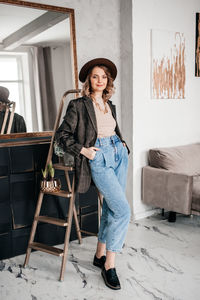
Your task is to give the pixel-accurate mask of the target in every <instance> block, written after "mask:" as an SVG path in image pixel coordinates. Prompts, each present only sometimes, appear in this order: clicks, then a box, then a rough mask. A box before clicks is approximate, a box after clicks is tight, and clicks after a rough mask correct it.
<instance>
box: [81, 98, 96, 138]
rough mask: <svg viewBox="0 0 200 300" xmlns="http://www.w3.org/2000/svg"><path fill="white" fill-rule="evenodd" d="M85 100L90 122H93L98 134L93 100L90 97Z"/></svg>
mask: <svg viewBox="0 0 200 300" xmlns="http://www.w3.org/2000/svg"><path fill="white" fill-rule="evenodd" d="M84 99H85V101H84V103H85V106H86V108H87V111H88V114H89V117H90V120H91V122H92V125H93V126H94V129H95V131H96V133H97V120H96V115H95V111H94V107H93V103H92V100H91V99H90V98H89V97H84Z"/></svg>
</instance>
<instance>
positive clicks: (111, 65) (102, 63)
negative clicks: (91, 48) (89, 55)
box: [79, 58, 117, 82]
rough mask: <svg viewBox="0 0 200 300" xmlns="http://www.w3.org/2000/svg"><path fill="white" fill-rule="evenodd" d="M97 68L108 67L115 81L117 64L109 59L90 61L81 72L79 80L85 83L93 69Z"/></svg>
mask: <svg viewBox="0 0 200 300" xmlns="http://www.w3.org/2000/svg"><path fill="white" fill-rule="evenodd" d="M95 66H105V67H107V68H108V69H109V71H110V74H111V77H112V79H113V80H115V78H116V76H117V68H116V66H115V64H114V63H113V62H112V61H111V60H109V59H107V58H95V59H92V60H90V61H88V62H87V63H86V64H85V65H84V66H83V67H82V68H81V70H80V73H79V80H80V81H81V82H85V80H86V78H87V75H88V73H89V71H90V70H91V69H92V68H94V67H95Z"/></svg>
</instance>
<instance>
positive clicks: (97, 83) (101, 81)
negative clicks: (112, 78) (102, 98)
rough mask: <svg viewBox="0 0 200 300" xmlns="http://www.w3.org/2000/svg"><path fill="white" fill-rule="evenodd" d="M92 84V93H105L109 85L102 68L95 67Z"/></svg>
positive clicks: (91, 77)
mask: <svg viewBox="0 0 200 300" xmlns="http://www.w3.org/2000/svg"><path fill="white" fill-rule="evenodd" d="M90 83H91V87H92V92H103V90H105V88H106V86H107V83H108V78H107V75H106V73H105V71H104V70H103V69H102V68H100V67H94V68H93V70H92V73H91V75H90Z"/></svg>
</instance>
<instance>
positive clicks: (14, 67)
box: [0, 54, 24, 115]
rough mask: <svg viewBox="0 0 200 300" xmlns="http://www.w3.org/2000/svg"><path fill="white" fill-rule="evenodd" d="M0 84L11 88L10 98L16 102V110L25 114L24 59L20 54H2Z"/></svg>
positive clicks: (0, 55) (0, 57) (0, 59)
mask: <svg viewBox="0 0 200 300" xmlns="http://www.w3.org/2000/svg"><path fill="white" fill-rule="evenodd" d="M0 85H1V86H5V87H7V88H8V89H9V91H10V96H9V100H10V101H14V102H16V109H15V111H16V112H17V113H19V114H22V115H24V109H23V108H24V97H23V95H24V93H23V80H22V59H21V57H20V56H19V55H5V54H4V55H2V54H0Z"/></svg>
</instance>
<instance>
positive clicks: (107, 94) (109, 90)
mask: <svg viewBox="0 0 200 300" xmlns="http://www.w3.org/2000/svg"><path fill="white" fill-rule="evenodd" d="M95 67H99V68H101V69H103V70H104V72H105V73H106V75H107V78H108V82H107V86H106V88H105V89H104V91H103V95H102V97H103V100H104V101H105V102H107V101H108V100H109V99H110V98H111V97H112V95H113V94H114V92H115V87H114V84H113V79H112V77H111V74H110V71H109V69H108V68H107V67H105V66H103V65H96V66H94V67H93V68H92V69H91V70H90V72H89V73H88V75H87V77H86V80H85V82H84V84H83V86H82V91H81V95H82V96H87V97H90V98H91V97H92V96H91V95H92V87H91V83H90V76H91V73H92V70H93V69H94V68H95Z"/></svg>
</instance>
